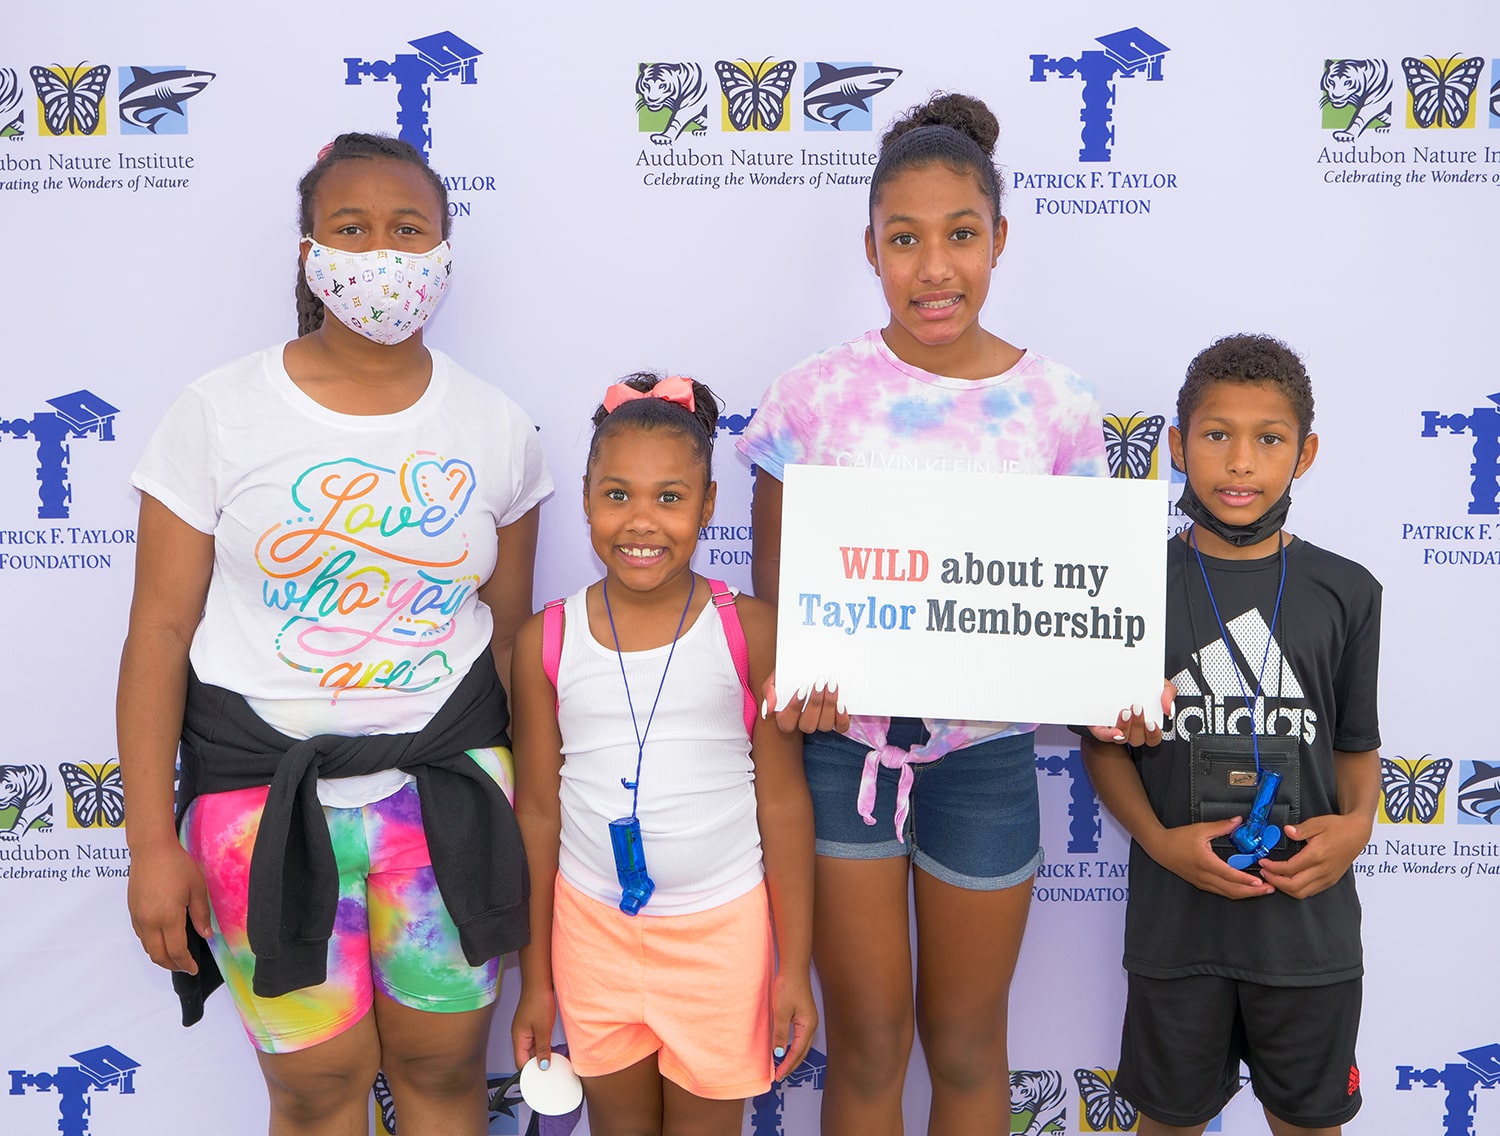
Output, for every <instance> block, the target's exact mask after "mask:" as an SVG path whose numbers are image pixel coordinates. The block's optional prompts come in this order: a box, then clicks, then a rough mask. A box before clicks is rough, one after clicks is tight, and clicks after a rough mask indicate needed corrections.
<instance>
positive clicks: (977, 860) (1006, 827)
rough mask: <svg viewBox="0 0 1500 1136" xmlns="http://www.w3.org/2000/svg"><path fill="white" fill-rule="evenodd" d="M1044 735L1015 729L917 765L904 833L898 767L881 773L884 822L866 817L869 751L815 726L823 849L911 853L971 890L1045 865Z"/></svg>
mask: <svg viewBox="0 0 1500 1136" xmlns="http://www.w3.org/2000/svg"><path fill="white" fill-rule="evenodd" d="M1035 738H1036V735H1035V734H1030V733H1027V734H1014V735H1012V736H1010V737H1005V738H996V739H994V740H991V741H986V742H980V743H979V744H977V745H972V746H969V747H967V748H965V749H960V750H954V751H953V752H952V753H949V754H945V755H944V756H943V757H940V758H938V759H937V760H936V761H932V762H928V763H927V764H925V765H913V766H911V771H912V774H913V781H912V789H911V807H910V810H909V812H908V813H907V816H906V824H905V826H904V828H905V831H904V834H903V839H901V840H897V839H896V834H895V814H896V786H897V781H898V779H899V776H900V775H899V773H898V771H897V770H894V769H887V768H885V767H884V766H882V767H881V768H880V769H879V771H878V773H877V780H876V791H875V823H874V824H866V823H865V821H864V818H863V817H861V816H860V815H859V809H858V807H857V802H858V797H859V779H860V775H861V773H862V772H863V771H864V764H865V754H866V753H868V752H869V751H868V749H867V748H866V747H865V746H864V745H863V744H862V743H860V742H857V741H855V740H853V739H852V738H848V737H845V736H844V735H843V734H836V733H828V732H825V733H817V734H809V735H808V736H807V737H806V738H805V739H804V742H803V747H802V764H803V766H804V768H805V769H806V770H807V783H808V788H809V789H810V790H811V792H812V802H813V817H814V822H815V826H816V829H817V838H818V843H817V851H818V855H819V856H831V857H833V858H834V859H839V860H883V859H889V858H891V857H895V856H909V857H910V858H911V860H912V863H914V864H916V865H917V866H918V867H919V868H921V869H922V870H923V871H925V872H927V873H928V874H929V875H931V876H934V877H936V878H937V879H940V880H942V881H943V882H944V883H949V884H952V885H953V886H955V887H961V888H965V889H967V890H969V891H998V890H999V889H1001V888H1008V887H1013V886H1014V885H1016V884H1019V883H1021V882H1023V881H1024V880H1026V879H1028V878H1029V877H1030V876H1031V875H1033V874H1034V873H1035V872H1036V870H1037V868H1038V867H1039V866H1040V865H1041V863H1042V847H1041V818H1040V815H1039V812H1038V804H1037V789H1036V748H1035V744H1034V743H1035Z"/></svg>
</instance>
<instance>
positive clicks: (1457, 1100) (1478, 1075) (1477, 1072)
mask: <svg viewBox="0 0 1500 1136" xmlns="http://www.w3.org/2000/svg"><path fill="white" fill-rule="evenodd" d="M1459 1056H1460V1057H1462V1058H1463V1063H1462V1064H1459V1063H1458V1062H1456V1061H1451V1062H1449V1063H1448V1064H1446V1065H1444V1066H1443V1067H1442V1068H1441V1069H1438V1068H1422V1067H1420V1066H1417V1065H1397V1066H1396V1091H1397V1092H1398V1093H1409V1092H1411V1091H1412V1090H1413V1089H1418V1088H1422V1089H1442V1090H1443V1103H1444V1105H1445V1106H1446V1107H1445V1108H1444V1111H1443V1128H1442V1134H1443V1136H1474V1132H1475V1129H1474V1116H1475V1113H1476V1112H1477V1111H1478V1107H1479V1094H1478V1093H1477V1092H1476V1090H1478V1089H1493V1088H1494V1087H1495V1086H1496V1085H1500V1044H1491V1045H1483V1046H1480V1047H1478V1048H1476V1049H1465V1050H1462V1051H1460V1053H1459Z"/></svg>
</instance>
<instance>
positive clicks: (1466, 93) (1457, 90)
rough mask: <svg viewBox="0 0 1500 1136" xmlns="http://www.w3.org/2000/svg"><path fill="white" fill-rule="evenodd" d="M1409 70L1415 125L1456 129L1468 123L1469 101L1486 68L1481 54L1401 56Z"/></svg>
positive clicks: (1407, 84) (1407, 75) (1407, 72)
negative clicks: (1464, 57)
mask: <svg viewBox="0 0 1500 1136" xmlns="http://www.w3.org/2000/svg"><path fill="white" fill-rule="evenodd" d="M1401 70H1402V71H1404V72H1405V73H1406V89H1407V90H1408V91H1410V92H1411V117H1412V120H1413V122H1414V124H1415V125H1416V126H1419V127H1421V128H1422V129H1423V130H1427V129H1428V128H1430V127H1437V128H1438V129H1440V130H1441V129H1445V128H1446V129H1456V128H1458V127H1461V126H1467V125H1469V121H1468V119H1469V109H1470V108H1469V103H1470V101H1471V100H1472V99H1473V97H1474V88H1475V87H1476V86H1477V85H1478V83H1479V76H1480V75H1481V74H1482V73H1483V72H1484V59H1483V57H1482V56H1478V55H1475V56H1472V57H1470V58H1468V59H1460V58H1459V57H1458V56H1456V55H1454V56H1450V57H1449V58H1447V59H1439V58H1438V57H1437V56H1435V55H1427V56H1423V57H1422V58H1421V59H1417V58H1415V57H1414V56H1410V55H1408V56H1406V57H1405V58H1404V59H1402V60H1401Z"/></svg>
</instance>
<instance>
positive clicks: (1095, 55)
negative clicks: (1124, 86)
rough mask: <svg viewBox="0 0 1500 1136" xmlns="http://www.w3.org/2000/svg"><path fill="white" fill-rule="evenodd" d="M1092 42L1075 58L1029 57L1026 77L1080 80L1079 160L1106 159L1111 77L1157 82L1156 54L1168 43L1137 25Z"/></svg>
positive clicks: (1112, 133)
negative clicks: (1139, 76)
mask: <svg viewBox="0 0 1500 1136" xmlns="http://www.w3.org/2000/svg"><path fill="white" fill-rule="evenodd" d="M1095 42H1096V43H1098V44H1101V45H1102V46H1103V48H1104V50H1103V51H1100V50H1098V49H1097V48H1094V49H1091V50H1088V51H1082V52H1079V53H1078V56H1077V58H1070V57H1067V56H1063V57H1060V58H1057V59H1051V58H1048V57H1047V56H1046V55H1033V56H1032V57H1031V81H1032V82H1033V83H1045V82H1046V81H1047V77H1048V76H1049V75H1056V76H1057V77H1058V78H1060V79H1072V78H1074V77H1078V78H1081V79H1082V80H1083V110H1081V111H1080V112H1079V113H1078V118H1079V120H1080V121H1081V122H1082V123H1083V132H1082V134H1081V135H1080V137H1081V139H1082V141H1083V149H1081V150H1079V151H1078V160H1079V161H1080V162H1107V161H1109V160H1110V148H1111V147H1112V146H1113V145H1114V144H1115V128H1114V125H1113V123H1114V117H1115V112H1114V107H1115V80H1116V79H1130V78H1133V77H1134V76H1136V75H1139V74H1142V73H1144V74H1145V76H1146V81H1147V82H1148V83H1159V82H1161V79H1162V71H1161V61H1162V57H1163V56H1164V55H1166V54H1167V52H1168V51H1170V50H1171V49H1170V48H1168V47H1167V45H1166V44H1164V43H1162V42H1161V41H1160V40H1157V39H1153V38H1152V37H1151V36H1149V35H1147V34H1146V33H1145V32H1143V31H1141V29H1140V28H1126V29H1125V30H1124V31H1118V32H1112V33H1111V34H1109V35H1102V36H1098V37H1097V38H1096V39H1095Z"/></svg>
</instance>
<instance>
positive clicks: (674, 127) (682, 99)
mask: <svg viewBox="0 0 1500 1136" xmlns="http://www.w3.org/2000/svg"><path fill="white" fill-rule="evenodd" d="M635 93H636V96H637V97H636V103H635V109H636V110H637V111H642V110H649V111H652V112H656V111H661V110H666V111H669V112H670V116H669V117H668V119H667V124H666V126H664V127H663V128H662V129H660V130H658V131H656V132H655V133H654V134H652V135H651V141H652V142H654V143H655V144H656V145H658V146H670V145H671V144H672V143H673V142H675V141H677V139H678V137H679V136H680V135H681V134H682V132H683V131H684V130H688V131H693V132H697V131H700V130H706V129H708V88H707V87H706V86H704V83H703V68H701V67H699V66H698V65H697V64H696V63H642V64H641V69H640V73H639V74H638V75H637V76H636V79H635Z"/></svg>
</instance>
